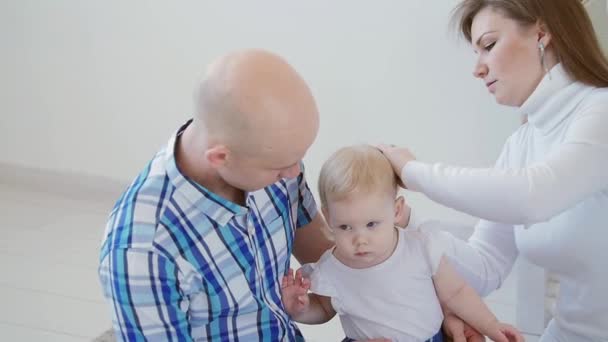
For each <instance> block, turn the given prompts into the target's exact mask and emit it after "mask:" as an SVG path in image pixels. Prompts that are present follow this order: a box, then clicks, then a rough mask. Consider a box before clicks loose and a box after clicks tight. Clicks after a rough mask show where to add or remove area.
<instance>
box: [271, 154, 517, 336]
mask: <svg viewBox="0 0 608 342" xmlns="http://www.w3.org/2000/svg"><path fill="white" fill-rule="evenodd" d="M397 192H398V186H397V178H396V175H395V174H394V172H393V170H392V168H391V165H390V163H389V161H388V160H387V159H386V158H385V157H384V155H383V154H382V153H381V152H380V151H379V150H378V149H376V148H374V147H372V146H353V147H346V148H342V149H340V150H338V151H337V152H336V153H334V154H333V155H332V156H331V157H330V158H329V160H327V161H326V162H325V164H324V165H323V167H322V169H321V174H320V177H319V196H320V198H321V208H322V211H323V214H324V216H325V218H326V219H327V222H328V225H329V227H330V229H331V231H332V233H333V236H334V240H335V247H333V248H332V249H330V250H328V251H326V252H325V253H324V254H323V256H322V257H321V259H320V260H319V261H318V262H317V263H315V264H307V265H305V266H304V267H303V268H302V269H300V270H298V272H296V275H295V279H294V275H293V271H292V270H290V271H289V274H288V275H287V276H285V277H284V278H283V282H282V286H281V287H282V289H281V295H282V297H283V305H284V306H285V310H286V311H287V312H288V313H289V314H290V315H291V317H292V318H293V319H294V320H295V321H296V322H300V323H305V324H320V323H325V322H327V321H329V320H330V319H331V318H333V317H334V316H335V315H336V313H337V314H338V315H340V320H341V323H342V328H343V329H344V332H345V333H346V336H347V338H346V339H345V341H352V340H360V339H371V338H388V339H390V340H392V341H399V342H401V341H443V335H442V332H441V323H442V321H443V313H442V310H441V305H443V306H444V307H446V308H447V309H448V310H450V311H452V312H454V313H455V314H456V315H457V316H459V317H460V318H462V319H463V320H464V321H465V322H467V323H468V324H469V325H471V326H472V327H473V328H475V329H476V330H477V331H479V332H480V333H482V334H484V335H486V336H488V337H489V338H491V339H492V340H494V341H501V342H509V341H523V338H522V337H521V335H520V334H519V332H518V331H517V330H516V329H515V328H513V327H512V326H509V325H507V324H503V323H501V322H499V321H498V320H497V319H496V317H495V316H494V315H493V314H492V312H490V310H489V309H488V307H487V306H486V305H485V304H484V302H483V301H482V300H481V298H480V297H479V296H478V295H477V294H476V293H475V292H474V290H473V289H472V288H470V287H469V286H468V285H467V284H466V283H465V282H464V280H463V279H462V278H461V277H460V276H459V275H458V274H457V273H456V271H455V270H454V268H453V267H452V266H451V265H450V264H449V262H448V259H447V257H445V256H444V252H443V250H444V249H443V248H442V245H443V243H442V241H446V237H445V236H444V235H443V234H447V233H443V232H426V231H425V232H422V231H418V230H411V229H400V228H396V227H395V223H396V222H400V221H401V220H402V219H403V215H404V211H405V210H404V207H405V203H404V199H403V197H401V196H399V197H397ZM306 269H309V272H306V271H305V270H306ZM303 273H310V274H309V275H307V276H306V277H304V276H303ZM309 289H310V291H311V293H308V290H309Z"/></svg>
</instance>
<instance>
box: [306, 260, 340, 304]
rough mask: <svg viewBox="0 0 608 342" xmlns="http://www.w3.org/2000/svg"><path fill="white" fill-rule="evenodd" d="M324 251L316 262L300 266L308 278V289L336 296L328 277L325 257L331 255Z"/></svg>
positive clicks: (322, 294) (328, 295)
mask: <svg viewBox="0 0 608 342" xmlns="http://www.w3.org/2000/svg"><path fill="white" fill-rule="evenodd" d="M327 253H331V251H328V252H326V253H325V254H324V255H323V256H322V257H321V259H320V260H319V261H318V262H316V263H311V264H305V265H304V266H302V268H303V271H304V276H305V277H306V276H307V275H308V278H309V279H310V291H311V292H312V293H316V294H318V295H321V296H326V297H336V295H337V291H336V290H335V287H334V286H333V284H332V283H331V281H330V280H329V277H328V275H329V274H328V270H327V268H328V265H327V259H328V258H329V257H330V256H331V255H328V254H327Z"/></svg>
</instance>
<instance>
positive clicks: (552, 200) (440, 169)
mask: <svg viewBox="0 0 608 342" xmlns="http://www.w3.org/2000/svg"><path fill="white" fill-rule="evenodd" d="M509 148H510V146H509V142H507V144H506V145H505V148H504V149H503V154H505V152H508V149H509ZM401 177H402V179H403V180H404V182H405V183H406V185H407V187H408V188H409V189H411V190H414V191H420V192H422V193H424V194H425V195H427V196H428V197H429V198H430V199H432V200H433V201H435V202H438V203H440V204H443V205H445V206H448V207H450V208H453V209H456V210H458V211H461V212H465V213H467V214H470V215H473V216H476V217H479V218H482V219H486V220H489V221H496V222H504V223H510V224H533V223H537V222H542V221H546V220H549V219H550V218H551V217H553V216H555V215H557V214H559V213H561V212H562V211H564V210H566V209H567V208H569V207H572V206H573V205H575V204H576V203H578V202H579V201H581V200H583V199H584V198H585V197H587V196H589V195H591V194H592V193H594V192H597V191H600V190H602V189H605V188H607V187H608V104H607V103H600V104H596V105H593V106H588V107H587V108H586V109H583V113H582V114H577V116H576V118H575V119H573V122H572V123H571V124H570V127H569V129H568V132H567V134H566V137H565V140H564V142H563V143H561V144H560V145H559V146H558V147H557V148H555V149H554V150H553V152H552V153H551V154H549V155H547V157H546V158H545V159H543V160H541V161H539V162H536V163H533V164H530V165H529V166H527V167H525V168H520V169H508V168H463V167H454V166H448V165H444V164H440V163H436V164H426V163H422V162H419V161H412V162H409V163H407V164H406V165H405V166H404V168H403V169H402V172H401Z"/></svg>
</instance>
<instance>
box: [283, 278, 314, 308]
mask: <svg viewBox="0 0 608 342" xmlns="http://www.w3.org/2000/svg"><path fill="white" fill-rule="evenodd" d="M309 288H310V280H308V279H306V278H304V277H302V271H301V270H298V271H296V274H295V278H294V274H293V269H291V268H290V269H289V271H288V273H287V275H285V276H283V280H282V281H281V298H282V300H283V306H284V307H285V311H287V313H288V314H289V315H290V316H291V317H294V316H297V315H299V314H301V313H303V312H305V311H306V310H307V309H308V307H309V305H310V300H309V298H308V289H309Z"/></svg>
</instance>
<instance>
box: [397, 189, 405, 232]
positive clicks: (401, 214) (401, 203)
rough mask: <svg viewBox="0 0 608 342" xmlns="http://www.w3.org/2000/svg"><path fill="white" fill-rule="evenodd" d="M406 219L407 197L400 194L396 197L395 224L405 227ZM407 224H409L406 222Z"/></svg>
mask: <svg viewBox="0 0 608 342" xmlns="http://www.w3.org/2000/svg"><path fill="white" fill-rule="evenodd" d="M404 220H405V198H403V196H399V197H397V198H396V199H395V225H396V226H398V227H402V228H403V227H404V225H403V223H404ZM406 226H407V224H406Z"/></svg>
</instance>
